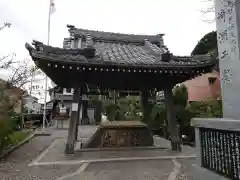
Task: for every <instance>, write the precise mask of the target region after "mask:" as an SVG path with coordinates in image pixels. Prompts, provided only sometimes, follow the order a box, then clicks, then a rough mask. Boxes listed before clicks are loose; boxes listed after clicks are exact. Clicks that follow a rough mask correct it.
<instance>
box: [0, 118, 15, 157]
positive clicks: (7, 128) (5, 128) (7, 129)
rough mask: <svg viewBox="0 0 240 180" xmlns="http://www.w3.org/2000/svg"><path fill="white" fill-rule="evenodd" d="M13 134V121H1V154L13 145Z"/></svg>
mask: <svg viewBox="0 0 240 180" xmlns="http://www.w3.org/2000/svg"><path fill="white" fill-rule="evenodd" d="M12 132H13V129H12V126H11V121H9V120H8V119H4V120H0V153H1V152H2V151H3V150H4V149H5V148H6V147H8V146H9V145H10V144H11V143H12V142H11V138H10V135H11V134H12Z"/></svg>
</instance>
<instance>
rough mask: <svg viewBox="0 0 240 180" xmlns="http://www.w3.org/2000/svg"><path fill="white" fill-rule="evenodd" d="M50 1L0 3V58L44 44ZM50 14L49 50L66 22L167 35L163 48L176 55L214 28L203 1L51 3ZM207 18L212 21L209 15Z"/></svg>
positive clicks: (187, 51) (1, 0) (7, 0)
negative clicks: (53, 7) (34, 42)
mask: <svg viewBox="0 0 240 180" xmlns="http://www.w3.org/2000/svg"><path fill="white" fill-rule="evenodd" d="M49 1H50V0H0V26H2V25H3V24H4V22H6V21H8V22H10V23H12V27H11V28H10V29H8V28H6V29H4V30H3V31H1V32H0V55H6V54H9V53H11V52H15V53H16V54H17V56H16V58H17V59H19V60H21V59H24V58H26V57H28V52H27V51H26V50H25V47H24V44H25V43H26V42H30V43H31V41H32V40H33V39H36V40H38V41H42V42H44V43H46V42H47V20H48V10H49ZM55 4H56V12H55V13H54V14H53V15H52V16H51V38H50V44H51V45H52V46H58V47H62V42H63V38H64V37H68V36H69V35H68V31H67V28H66V25H67V24H72V25H75V26H76V27H79V28H85V29H92V30H99V31H110V32H120V33H131V34H153V35H154V34H159V33H164V34H165V38H164V40H165V44H166V45H167V46H168V48H169V49H170V51H171V52H172V53H173V54H175V55H190V53H191V51H192V50H193V48H194V47H195V45H196V44H197V42H198V40H200V38H201V37H202V36H203V35H204V34H206V33H208V32H210V31H212V30H215V24H214V23H206V22H204V21H203V19H204V18H203V16H202V13H201V12H200V10H201V9H203V8H206V7H207V6H209V4H206V3H205V2H204V0H55ZM210 18H211V17H210Z"/></svg>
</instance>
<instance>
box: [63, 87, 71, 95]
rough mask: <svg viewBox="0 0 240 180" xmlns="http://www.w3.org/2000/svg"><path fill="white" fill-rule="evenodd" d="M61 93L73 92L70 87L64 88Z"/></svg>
mask: <svg viewBox="0 0 240 180" xmlns="http://www.w3.org/2000/svg"><path fill="white" fill-rule="evenodd" d="M63 94H73V89H72V88H64V89H63Z"/></svg>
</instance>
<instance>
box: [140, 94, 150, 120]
mask: <svg viewBox="0 0 240 180" xmlns="http://www.w3.org/2000/svg"><path fill="white" fill-rule="evenodd" d="M148 97H149V91H147V90H144V91H141V104H142V108H143V121H144V122H147V121H148V120H149V119H148V118H149V117H150V113H151V112H149V111H150V110H149V104H148Z"/></svg>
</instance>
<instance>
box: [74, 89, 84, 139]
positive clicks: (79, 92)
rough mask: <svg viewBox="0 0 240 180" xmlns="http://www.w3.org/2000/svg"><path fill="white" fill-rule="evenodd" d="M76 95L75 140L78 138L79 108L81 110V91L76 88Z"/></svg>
mask: <svg viewBox="0 0 240 180" xmlns="http://www.w3.org/2000/svg"><path fill="white" fill-rule="evenodd" d="M76 95H77V97H76V99H77V100H78V109H77V122H76V134H75V140H76V141H77V140H78V139H77V138H78V127H79V123H80V118H82V117H80V110H81V106H82V93H81V89H80V88H78V91H77V93H76Z"/></svg>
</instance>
